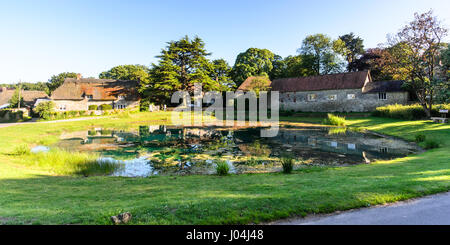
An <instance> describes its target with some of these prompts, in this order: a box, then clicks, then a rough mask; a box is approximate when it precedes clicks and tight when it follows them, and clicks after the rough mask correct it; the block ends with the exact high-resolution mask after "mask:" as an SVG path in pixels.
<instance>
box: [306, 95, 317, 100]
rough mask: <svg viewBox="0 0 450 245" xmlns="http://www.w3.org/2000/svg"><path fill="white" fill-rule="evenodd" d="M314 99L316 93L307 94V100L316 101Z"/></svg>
mask: <svg viewBox="0 0 450 245" xmlns="http://www.w3.org/2000/svg"><path fill="white" fill-rule="evenodd" d="M313 97H314V98H313ZM316 100H317V94H308V101H316Z"/></svg>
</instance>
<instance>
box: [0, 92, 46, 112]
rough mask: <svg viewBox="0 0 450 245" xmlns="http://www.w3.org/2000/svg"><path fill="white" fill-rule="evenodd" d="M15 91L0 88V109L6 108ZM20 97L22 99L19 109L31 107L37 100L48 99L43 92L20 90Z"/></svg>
mask: <svg viewBox="0 0 450 245" xmlns="http://www.w3.org/2000/svg"><path fill="white" fill-rule="evenodd" d="M15 92H16V90H15V89H8V88H0V108H3V107H7V106H8V105H9V101H10V100H11V98H12V97H13V95H14V93H15ZM20 97H21V98H23V104H22V105H21V107H29V108H30V107H32V106H33V105H34V103H35V102H36V100H38V99H48V95H47V94H46V93H45V92H43V91H33V90H21V91H20Z"/></svg>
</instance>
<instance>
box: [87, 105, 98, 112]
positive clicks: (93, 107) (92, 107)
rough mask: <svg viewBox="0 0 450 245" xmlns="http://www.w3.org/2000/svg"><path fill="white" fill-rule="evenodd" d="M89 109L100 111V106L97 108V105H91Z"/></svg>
mask: <svg viewBox="0 0 450 245" xmlns="http://www.w3.org/2000/svg"><path fill="white" fill-rule="evenodd" d="M88 109H89V110H90V111H96V110H97V109H98V106H96V105H89V106H88Z"/></svg>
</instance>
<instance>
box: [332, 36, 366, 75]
mask: <svg viewBox="0 0 450 245" xmlns="http://www.w3.org/2000/svg"><path fill="white" fill-rule="evenodd" d="M340 42H342V44H343V45H340ZM335 50H337V52H338V53H340V54H341V55H343V56H344V57H345V60H346V61H347V71H348V72H351V71H356V70H355V69H354V67H353V66H352V63H353V62H355V61H356V60H357V59H358V58H359V57H361V55H362V54H364V44H363V40H362V39H361V38H360V37H355V35H354V34H353V32H350V33H349V34H345V35H343V36H340V37H339V39H338V40H336V42H335Z"/></svg>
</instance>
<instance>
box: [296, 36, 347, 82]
mask: <svg viewBox="0 0 450 245" xmlns="http://www.w3.org/2000/svg"><path fill="white" fill-rule="evenodd" d="M334 46H336V45H333V42H332V40H331V38H330V37H328V36H327V35H324V34H315V35H310V36H307V37H306V38H305V39H304V40H303V42H302V47H301V48H300V49H299V50H298V51H299V52H300V53H301V54H302V55H308V56H311V57H312V58H313V62H314V68H313V71H314V74H315V75H319V74H329V73H336V72H340V71H342V62H341V61H340V60H339V57H338V56H337V52H336V51H335V50H334V49H333V48H334Z"/></svg>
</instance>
